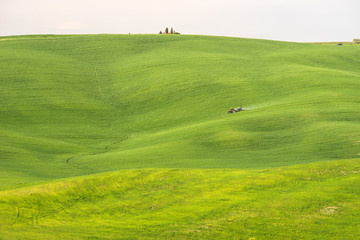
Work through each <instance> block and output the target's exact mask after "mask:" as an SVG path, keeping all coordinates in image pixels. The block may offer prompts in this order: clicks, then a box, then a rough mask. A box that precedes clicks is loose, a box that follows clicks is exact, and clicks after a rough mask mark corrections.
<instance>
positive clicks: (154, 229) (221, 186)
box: [0, 160, 360, 240]
mask: <svg viewBox="0 0 360 240" xmlns="http://www.w3.org/2000/svg"><path fill="white" fill-rule="evenodd" d="M359 174H360V164H359V162H358V161H356V160H347V161H345V160H342V161H332V162H324V163H315V164H314V163H313V164H305V165H300V166H294V167H285V168H274V169H271V170H219V169H213V170H195V169H194V170H189V169H182V170H179V169H151V170H124V171H120V172H112V173H107V174H98V175H94V176H89V177H85V178H84V177H82V178H76V179H72V180H66V181H63V182H58V183H52V184H46V185H41V186H37V187H32V188H23V189H18V190H11V191H3V192H1V193H0V226H1V228H0V232H1V237H0V238H1V239H4V240H7V239H245V240H248V239H256V240H261V239H264V240H268V239H334V240H335V239H336V240H342V239H344V240H345V239H346V240H347V239H359V235H358V229H359V219H360V200H359V199H360V198H359V197H360V191H359V187H358V186H359Z"/></svg>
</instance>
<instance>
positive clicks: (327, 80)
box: [0, 35, 360, 189]
mask: <svg viewBox="0 0 360 240" xmlns="http://www.w3.org/2000/svg"><path fill="white" fill-rule="evenodd" d="M0 56H1V58H0V172H1V173H4V175H1V177H0V188H1V187H3V189H4V188H9V187H14V186H20V185H21V184H28V183H32V182H39V181H47V180H50V179H58V178H64V177H71V176H80V175H86V174H92V173H98V172H104V171H112V170H120V169H133V168H157V167H160V168H164V167H165V168H169V167H170V168H224V167H225V168H248V169H249V168H256V169H263V168H269V167H276V166H284V165H292V164H300V163H306V162H316V161H328V160H333V159H351V158H356V157H358V154H359V152H360V151H359V148H360V143H359V141H360V134H359V133H360V124H359V120H360V104H359V103H360V68H359V66H360V60H359V59H360V58H359V56H360V47H359V46H357V45H344V46H336V45H317V44H299V43H287V42H276V41H265V40H254V39H239V38H224V37H206V36H182V35H180V36H179V35H176V36H163V35H90V36H87V35H82V36H51V35H48V36H22V37H7V38H0ZM240 104H241V105H243V107H245V108H247V109H248V110H247V111H244V112H241V113H238V114H232V115H227V114H226V111H227V109H228V108H229V107H232V106H234V107H236V106H238V105H240Z"/></svg>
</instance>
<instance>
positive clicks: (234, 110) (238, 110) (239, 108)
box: [227, 106, 244, 113]
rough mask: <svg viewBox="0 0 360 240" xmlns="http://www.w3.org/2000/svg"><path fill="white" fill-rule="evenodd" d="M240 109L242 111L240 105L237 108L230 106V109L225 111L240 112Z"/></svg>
mask: <svg viewBox="0 0 360 240" xmlns="http://www.w3.org/2000/svg"><path fill="white" fill-rule="evenodd" d="M240 111H244V110H243V108H242V106H240V107H238V108H230V110H229V111H227V113H236V112H240Z"/></svg>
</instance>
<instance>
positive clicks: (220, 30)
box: [0, 0, 360, 42]
mask: <svg viewBox="0 0 360 240" xmlns="http://www.w3.org/2000/svg"><path fill="white" fill-rule="evenodd" d="M359 17H360V0H150V1H149V0H127V1H125V0H0V36H8V35H25V34H85V33H90V34H96V33H124V34H127V33H158V32H159V31H160V30H163V29H165V27H166V26H168V27H174V29H175V30H177V31H179V32H181V33H184V34H201V35H219V36H234V37H246V38H261V39H273V40H283V41H297V42H316V41H351V40H352V39H353V38H360V26H359V23H360V21H359Z"/></svg>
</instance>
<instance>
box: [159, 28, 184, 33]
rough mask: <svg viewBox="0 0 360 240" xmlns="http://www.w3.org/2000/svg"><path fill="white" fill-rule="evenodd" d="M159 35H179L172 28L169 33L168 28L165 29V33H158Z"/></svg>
mask: <svg viewBox="0 0 360 240" xmlns="http://www.w3.org/2000/svg"><path fill="white" fill-rule="evenodd" d="M159 34H180V33H179V32H176V31H175V30H174V29H173V28H171V30H170V32H169V28H165V31H164V32H162V31H160V32H159Z"/></svg>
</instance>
